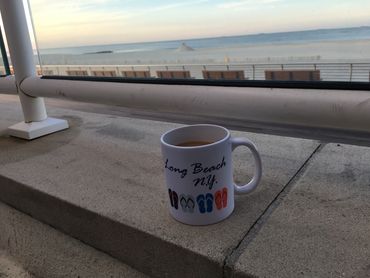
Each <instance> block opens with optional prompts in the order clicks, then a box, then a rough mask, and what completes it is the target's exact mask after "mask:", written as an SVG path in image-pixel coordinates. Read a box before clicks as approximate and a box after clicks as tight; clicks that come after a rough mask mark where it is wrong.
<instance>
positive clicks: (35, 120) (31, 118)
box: [0, 0, 68, 139]
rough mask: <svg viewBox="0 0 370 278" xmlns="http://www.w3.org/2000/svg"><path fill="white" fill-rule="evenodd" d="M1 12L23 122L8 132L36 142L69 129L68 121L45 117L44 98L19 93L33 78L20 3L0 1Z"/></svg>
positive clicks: (31, 53) (34, 72)
mask: <svg viewBox="0 0 370 278" xmlns="http://www.w3.org/2000/svg"><path fill="white" fill-rule="evenodd" d="M0 11H1V16H2V19H3V24H4V29H5V33H6V38H7V41H8V46H9V52H10V57H11V60H12V64H13V68H14V73H15V83H16V86H17V91H18V94H19V98H20V101H21V104H22V110H23V115H24V122H21V123H18V124H15V125H13V126H11V127H9V129H8V133H9V134H10V135H12V136H15V137H20V138H24V139H35V138H37V137H41V136H44V135H47V134H50V133H53V132H56V131H60V130H63V129H66V128H68V122H67V121H65V120H60V119H54V118H48V117H47V114H46V109H45V103H44V100H43V98H41V97H34V96H30V95H28V94H26V93H24V91H23V90H22V83H23V82H24V81H25V80H27V78H32V77H36V64H35V61H34V55H33V50H32V43H31V38H30V35H29V30H28V26H27V20H26V13H25V10H24V6H23V0H0Z"/></svg>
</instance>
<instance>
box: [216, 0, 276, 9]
mask: <svg viewBox="0 0 370 278" xmlns="http://www.w3.org/2000/svg"><path fill="white" fill-rule="evenodd" d="M282 1H283V0H239V1H232V2H229V1H228V2H225V3H222V4H219V5H217V7H218V8H220V9H234V8H239V7H245V6H256V5H259V6H260V5H261V4H262V5H266V4H272V3H277V2H282Z"/></svg>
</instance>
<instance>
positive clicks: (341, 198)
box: [234, 144, 370, 278]
mask: <svg viewBox="0 0 370 278" xmlns="http://www.w3.org/2000/svg"><path fill="white" fill-rule="evenodd" d="M369 165H370V149H369V148H365V147H355V146H346V145H337V144H329V145H326V146H325V147H324V148H323V149H322V150H321V151H320V152H319V153H318V154H317V155H316V156H315V157H314V158H313V159H312V161H310V163H309V165H308V167H307V169H306V170H305V171H304V173H303V174H302V177H301V178H300V179H299V180H297V182H296V183H295V184H293V185H292V188H291V190H290V192H289V194H288V195H287V196H285V197H284V199H283V201H282V202H281V204H280V205H279V206H278V207H277V208H276V210H275V211H274V212H273V213H272V214H271V215H270V217H269V218H268V219H267V221H266V222H265V223H264V224H263V225H262V228H261V230H260V231H259V232H258V233H257V234H256V235H255V237H254V238H253V237H252V238H251V239H250V242H249V243H248V242H247V243H246V244H245V245H244V246H243V247H242V248H244V252H242V250H239V251H240V252H242V255H241V256H240V258H239V259H238V261H237V263H236V266H235V268H236V270H235V272H236V275H235V276H234V277H251V276H253V277H336V278H337V277H356V278H368V277H370V171H369ZM242 245H243V244H242Z"/></svg>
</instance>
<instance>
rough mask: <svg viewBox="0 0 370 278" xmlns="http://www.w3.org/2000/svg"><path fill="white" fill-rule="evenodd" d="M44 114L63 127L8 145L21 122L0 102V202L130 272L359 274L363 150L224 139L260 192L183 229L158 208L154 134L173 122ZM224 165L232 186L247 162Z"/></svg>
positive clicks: (160, 184) (369, 210)
mask: <svg viewBox="0 0 370 278" xmlns="http://www.w3.org/2000/svg"><path fill="white" fill-rule="evenodd" d="M86 105H89V104H86ZM60 106H62V105H60ZM49 114H50V115H51V116H53V117H58V118H63V119H68V120H69V123H70V125H71V128H70V129H68V130H66V131H63V132H60V133H57V134H53V135H50V136H47V137H43V138H40V139H38V140H35V141H31V142H26V141H23V140H19V139H16V138H10V137H8V136H7V135H6V134H5V132H4V131H5V129H6V127H7V126H10V125H11V124H14V123H16V122H17V121H20V120H21V111H20V105H19V104H17V103H16V102H15V98H14V97H12V96H0V166H1V167H0V193H1V194H0V200H2V201H3V202H5V203H7V204H9V205H11V206H12V207H14V208H16V209H18V210H20V211H23V212H26V213H27V214H29V215H31V216H32V217H34V218H36V219H38V220H40V221H42V222H44V223H47V224H49V225H51V226H53V227H55V228H57V229H59V230H61V231H62V232H64V233H66V234H68V235H71V236H73V237H75V238H77V239H80V240H81V241H83V242H85V243H87V244H88V245H91V246H93V247H94V248H96V249H99V250H101V251H104V252H105V253H107V254H109V255H111V256H113V257H114V258H117V259H118V260H120V261H122V262H124V263H126V264H128V265H130V266H132V267H134V268H136V269H139V270H140V271H141V272H144V273H146V274H148V275H150V276H153V277H368V276H369V275H370V274H369V270H370V262H369V259H368V258H369V257H370V253H369V250H370V247H369V245H370V236H369V235H370V227H369V225H370V219H369V215H370V207H369V202H368V200H369V197H370V196H369V195H370V187H369V186H368V185H369V184H370V174H369V173H370V172H369V171H368V165H369V162H370V149H368V148H365V147H354V146H345V145H337V144H328V145H325V144H319V143H318V142H315V141H310V140H301V139H294V138H286V137H278V136H271V135H261V134H252V133H244V132H235V131H233V132H232V135H234V136H246V137H248V138H250V139H252V140H253V141H254V142H255V143H256V145H257V147H258V148H259V150H260V151H261V154H262V161H263V168H264V173H263V180H262V184H261V185H260V186H259V188H258V189H257V190H256V191H255V192H253V193H252V194H250V195H244V196H237V198H236V209H235V211H234V213H233V214H232V216H231V217H230V218H228V219H227V220H225V221H223V222H221V223H218V224H215V225H211V226H206V227H191V226H186V225H183V224H180V223H178V222H176V221H175V220H173V219H172V218H171V217H170V215H169V213H168V211H167V194H166V193H167V192H166V190H165V186H164V177H163V169H162V167H163V165H162V162H161V155H160V145H159V137H160V135H161V134H162V133H163V132H165V131H166V130H168V129H171V128H173V127H176V126H178V124H170V123H164V122H156V121H148V120H139V119H130V118H125V117H121V116H120V115H118V114H117V115H104V114H97V113H89V112H81V111H73V110H69V109H64V108H60V107H55V106H50V105H49ZM234 157H235V159H234V166H235V179H236V181H237V182H244V181H246V180H248V179H249V178H250V176H251V174H252V172H253V168H252V166H251V165H252V158H251V157H250V155H249V154H248V153H247V152H246V151H245V150H244V151H243V150H239V149H238V150H237V151H236V153H235V156H234ZM246 165H248V166H249V167H246Z"/></svg>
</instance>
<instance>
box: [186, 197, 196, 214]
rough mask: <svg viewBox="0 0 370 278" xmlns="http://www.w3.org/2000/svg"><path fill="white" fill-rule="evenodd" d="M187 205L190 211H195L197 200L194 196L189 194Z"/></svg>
mask: <svg viewBox="0 0 370 278" xmlns="http://www.w3.org/2000/svg"><path fill="white" fill-rule="evenodd" d="M187 207H188V211H189V212H190V213H193V212H194V207H195V202H194V199H193V197H192V196H188V201H187Z"/></svg>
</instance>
